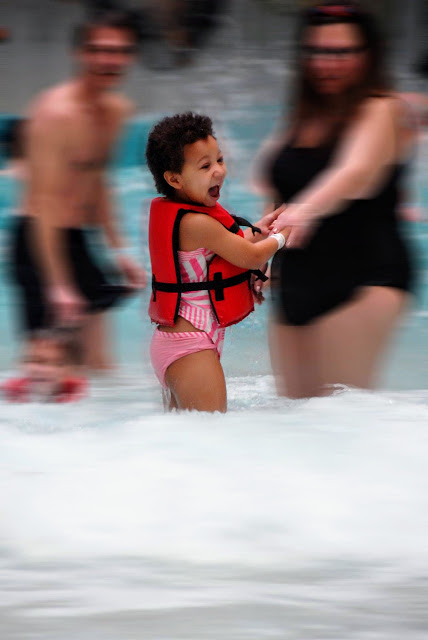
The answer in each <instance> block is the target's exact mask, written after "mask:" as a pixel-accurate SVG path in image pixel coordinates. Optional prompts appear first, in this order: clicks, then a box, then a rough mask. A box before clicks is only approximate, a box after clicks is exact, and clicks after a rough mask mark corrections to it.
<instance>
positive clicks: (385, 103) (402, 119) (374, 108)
mask: <svg viewBox="0 0 428 640" xmlns="http://www.w3.org/2000/svg"><path fill="white" fill-rule="evenodd" d="M359 115H360V117H363V118H370V117H373V118H380V117H390V118H392V120H393V121H394V122H396V123H397V124H403V123H410V121H411V117H412V114H411V110H410V109H409V105H408V104H407V103H406V101H405V100H403V98H402V96H401V94H400V93H398V92H389V93H379V94H375V95H370V96H368V97H367V98H365V100H363V101H362V102H361V105H360V109H359Z"/></svg>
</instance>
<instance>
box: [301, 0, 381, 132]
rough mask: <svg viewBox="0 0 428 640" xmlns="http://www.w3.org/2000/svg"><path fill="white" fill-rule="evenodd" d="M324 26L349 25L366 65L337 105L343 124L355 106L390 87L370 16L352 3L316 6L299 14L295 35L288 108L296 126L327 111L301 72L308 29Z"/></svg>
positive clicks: (378, 40)
mask: <svg viewBox="0 0 428 640" xmlns="http://www.w3.org/2000/svg"><path fill="white" fill-rule="evenodd" d="M327 24H349V25H353V26H355V27H356V28H357V29H358V31H359V32H360V34H361V37H362V40H363V43H364V47H365V48H366V55H367V56H368V63H367V65H366V70H365V74H364V76H363V78H362V79H361V82H359V83H358V85H356V86H354V87H351V88H350V89H349V90H347V92H346V95H344V96H343V98H344V100H343V104H342V105H341V107H342V109H341V118H340V119H341V120H342V122H343V123H345V122H346V121H348V120H349V118H350V117H352V114H353V113H354V112H355V110H356V108H357V107H358V105H359V104H360V103H361V101H362V100H364V99H365V98H367V97H368V96H374V95H385V94H388V93H389V91H390V85H389V82H388V80H387V77H386V73H385V69H384V57H385V52H384V41H383V38H382V37H381V34H380V31H379V29H378V27H377V24H376V22H375V20H374V18H373V16H372V15H371V14H370V13H368V12H367V11H366V10H364V9H363V8H362V7H361V6H360V5H359V4H357V3H356V2H352V1H345V2H320V3H317V4H315V5H314V6H311V7H309V8H307V9H305V10H304V11H303V12H302V14H301V19H300V23H299V26H298V32H297V51H296V53H297V75H296V83H295V91H294V99H293V104H292V105H291V106H292V114H293V115H292V120H293V122H294V124H295V125H297V126H298V125H299V124H300V123H301V122H302V121H303V120H305V119H306V118H308V117H310V116H312V115H314V114H316V113H318V114H319V113H320V112H322V111H323V110H324V111H327V109H329V107H330V106H331V103H330V102H329V101H328V100H327V99H326V97H325V96H323V95H322V94H320V93H318V92H317V91H316V89H315V87H314V86H313V84H312V83H311V81H310V78H309V77H308V74H307V73H306V71H305V68H304V61H303V56H302V42H303V38H304V35H305V32H306V31H307V29H308V28H311V27H317V26H322V25H327Z"/></svg>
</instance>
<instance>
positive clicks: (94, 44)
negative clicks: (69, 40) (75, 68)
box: [77, 27, 136, 89]
mask: <svg viewBox="0 0 428 640" xmlns="http://www.w3.org/2000/svg"><path fill="white" fill-rule="evenodd" d="M135 53H136V41H135V38H134V37H133V35H132V33H130V32H129V31H127V30H126V29H115V28H113V27H95V28H94V29H91V31H90V32H89V35H88V38H87V40H86V42H85V43H84V44H83V45H82V46H81V47H80V48H79V49H78V52H77V58H78V61H79V65H80V68H81V71H82V73H83V74H84V75H86V76H87V77H88V78H89V79H90V80H91V82H92V83H93V84H95V85H96V86H97V87H98V88H100V89H109V88H111V87H115V86H116V85H117V84H118V83H119V81H120V80H121V78H122V77H123V76H124V74H125V73H126V71H127V70H128V67H129V66H130V65H131V64H132V63H133V61H134V58H135Z"/></svg>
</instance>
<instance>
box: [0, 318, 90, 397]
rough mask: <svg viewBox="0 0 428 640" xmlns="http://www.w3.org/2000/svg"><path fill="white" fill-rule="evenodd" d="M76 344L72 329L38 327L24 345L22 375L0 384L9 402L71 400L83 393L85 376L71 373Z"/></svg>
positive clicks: (75, 354) (73, 367)
mask: <svg viewBox="0 0 428 640" xmlns="http://www.w3.org/2000/svg"><path fill="white" fill-rule="evenodd" d="M79 356H80V347H79V344H78V342H77V340H76V335H75V332H74V330H72V329H39V330H37V331H34V332H33V333H32V334H31V336H30V339H29V340H28V342H27V343H26V346H25V351H24V356H23V358H22V364H21V368H22V372H23V376H22V377H20V378H11V379H9V380H6V382H4V383H3V384H2V385H1V389H2V391H3V394H4V397H5V398H6V400H8V401H9V402H31V401H34V402H72V401H74V400H80V399H81V398H82V397H83V396H85V395H86V393H87V383H86V379H85V378H83V377H81V376H77V375H75V372H74V369H75V367H76V365H77V364H78V363H79V360H80V357H79Z"/></svg>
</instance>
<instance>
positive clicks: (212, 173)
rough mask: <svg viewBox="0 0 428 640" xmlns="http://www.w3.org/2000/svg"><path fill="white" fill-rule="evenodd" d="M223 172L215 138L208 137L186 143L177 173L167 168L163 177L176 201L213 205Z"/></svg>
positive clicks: (220, 185) (218, 193)
mask: <svg viewBox="0 0 428 640" xmlns="http://www.w3.org/2000/svg"><path fill="white" fill-rule="evenodd" d="M167 174H168V175H167ZM226 175H227V169H226V164H225V162H224V160H223V156H222V153H221V151H220V149H219V148H218V144H217V140H216V139H215V138H213V137H212V136H208V138H205V139H202V140H198V141H197V142H194V143H193V144H186V146H185V147H184V165H183V168H182V170H181V173H172V172H169V171H167V172H165V179H166V180H167V181H168V182H169V184H171V186H173V187H174V188H175V189H176V193H177V197H178V198H179V199H180V200H183V201H184V202H194V203H195V204H201V205H203V206H205V207H213V206H214V205H215V204H216V202H217V200H218V199H219V197H220V190H221V187H222V186H223V182H224V179H225V177H226ZM168 178H169V179H168Z"/></svg>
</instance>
